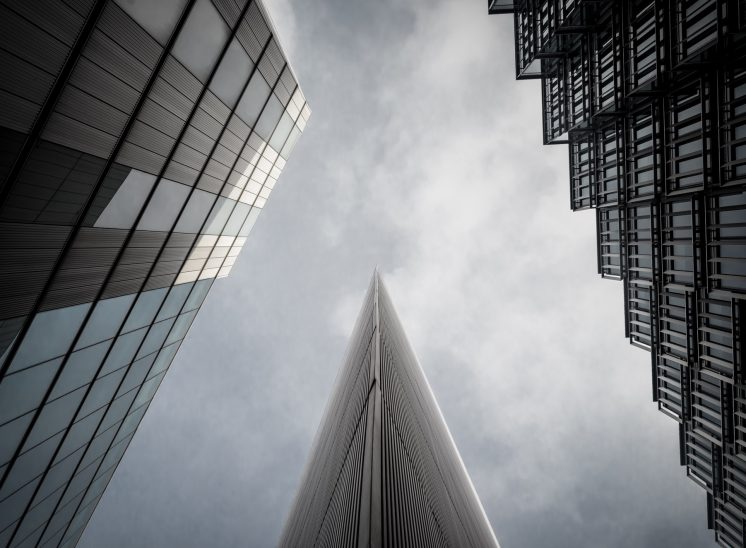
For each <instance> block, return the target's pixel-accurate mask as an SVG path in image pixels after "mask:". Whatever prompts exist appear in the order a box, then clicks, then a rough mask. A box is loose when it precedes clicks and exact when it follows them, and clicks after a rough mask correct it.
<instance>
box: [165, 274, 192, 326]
mask: <svg viewBox="0 0 746 548" xmlns="http://www.w3.org/2000/svg"><path fill="white" fill-rule="evenodd" d="M193 285H194V283H189V284H182V285H177V286H174V287H173V288H171V292H170V293H169V294H168V298H167V299H166V302H165V303H163V308H161V310H160V312H158V317H157V318H156V321H160V320H164V319H166V318H171V317H173V316H176V315H177V314H178V313H179V311H180V310H181V306H182V305H183V304H184V301H186V298H187V296H188V295H189V291H191V289H192V286H193Z"/></svg>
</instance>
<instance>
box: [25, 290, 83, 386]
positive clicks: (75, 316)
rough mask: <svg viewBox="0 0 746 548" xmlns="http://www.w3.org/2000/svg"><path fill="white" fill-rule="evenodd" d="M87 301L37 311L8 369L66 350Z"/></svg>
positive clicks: (26, 364) (57, 354)
mask: <svg viewBox="0 0 746 548" xmlns="http://www.w3.org/2000/svg"><path fill="white" fill-rule="evenodd" d="M90 306H91V303H85V304H79V305H77V306H68V307H65V308H58V309H57V310H48V311H46V312H39V313H38V314H37V315H36V317H35V318H34V321H33V322H32V323H31V327H29V330H28V332H27V333H26V336H25V337H24V338H23V342H22V343H21V346H20V348H19V349H18V352H16V355H15V357H14V358H13V363H12V364H11V366H10V371H17V370H18V369H21V368H23V367H26V366H29V365H32V364H35V363H39V362H43V361H46V360H48V359H50V358H54V357H57V356H60V355H61V354H64V353H65V352H67V349H68V348H69V347H70V344H71V343H72V342H73V338H74V337H75V335H76V334H77V332H78V329H80V324H82V323H83V319H84V318H85V315H86V313H87V312H88V309H89V308H90Z"/></svg>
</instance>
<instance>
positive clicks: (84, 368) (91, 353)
mask: <svg viewBox="0 0 746 548" xmlns="http://www.w3.org/2000/svg"><path fill="white" fill-rule="evenodd" d="M109 346H111V341H105V342H102V343H99V344H95V345H93V346H89V347H88V348H84V349H83V350H78V351H76V352H73V353H72V354H70V357H69V358H68V360H67V362H66V363H65V367H63V368H62V373H60V376H59V378H58V379H57V382H56V383H55V384H54V388H53V389H52V393H51V394H50V396H49V397H50V399H53V398H59V397H60V396H62V395H63V394H67V393H68V392H70V391H71V390H74V389H75V388H80V387H81V386H85V385H86V384H88V383H89V382H91V381H92V380H93V377H95V376H96V371H98V367H99V366H100V365H101V361H102V360H103V359H104V356H105V355H106V351H107V350H108V349H109Z"/></svg>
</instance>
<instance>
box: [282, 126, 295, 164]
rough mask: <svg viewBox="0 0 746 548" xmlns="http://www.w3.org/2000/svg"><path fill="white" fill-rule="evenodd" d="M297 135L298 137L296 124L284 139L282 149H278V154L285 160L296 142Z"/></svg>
mask: <svg viewBox="0 0 746 548" xmlns="http://www.w3.org/2000/svg"><path fill="white" fill-rule="evenodd" d="M298 137H300V129H299V128H298V126H294V127H293V130H292V131H291V132H290V137H288V140H287V141H285V146H283V147H282V151H280V156H282V157H283V158H285V159H286V160H287V159H288V158H289V157H290V153H292V152H293V149H294V148H295V143H297V142H298Z"/></svg>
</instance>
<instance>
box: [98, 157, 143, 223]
mask: <svg viewBox="0 0 746 548" xmlns="http://www.w3.org/2000/svg"><path fill="white" fill-rule="evenodd" d="M154 182H155V175H151V174H150V173H144V172H142V171H138V170H137V169H133V170H131V171H130V172H129V175H127V178H126V179H125V180H124V181H123V182H122V184H121V185H120V186H119V188H118V189H117V191H116V193H115V194H114V196H113V197H112V199H111V200H110V201H109V203H108V204H107V205H106V207H105V208H104V210H103V211H102V212H101V215H99V216H98V219H96V222H95V223H94V224H93V226H94V227H100V228H132V225H133V223H134V222H135V219H136V218H137V215H138V214H139V213H140V211H141V210H142V206H143V204H144V203H145V200H146V199H147V198H148V194H149V193H150V189H152V188H153V183H154Z"/></svg>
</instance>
